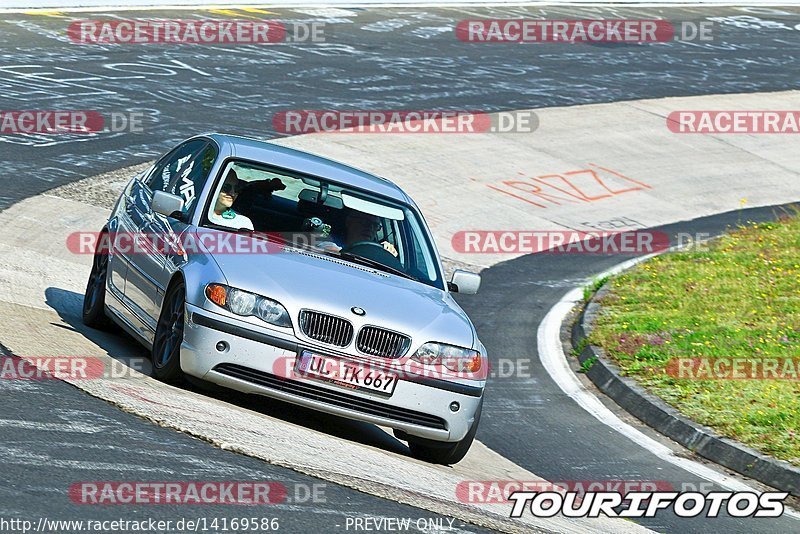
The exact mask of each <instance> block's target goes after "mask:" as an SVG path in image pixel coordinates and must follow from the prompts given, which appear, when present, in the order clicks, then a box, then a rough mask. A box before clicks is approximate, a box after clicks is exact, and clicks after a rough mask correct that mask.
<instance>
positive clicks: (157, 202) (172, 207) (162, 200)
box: [150, 191, 184, 217]
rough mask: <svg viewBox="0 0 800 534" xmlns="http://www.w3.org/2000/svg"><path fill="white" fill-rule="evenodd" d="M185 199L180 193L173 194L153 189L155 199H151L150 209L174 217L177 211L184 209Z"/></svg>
mask: <svg viewBox="0 0 800 534" xmlns="http://www.w3.org/2000/svg"><path fill="white" fill-rule="evenodd" d="M183 204H184V203H183V199H182V198H181V197H179V196H178V195H171V194H169V193H166V192H164V191H153V200H152V201H150V209H152V210H153V211H154V212H156V213H160V214H161V215H165V216H167V217H172V216H173V215H172V214H173V213H175V212H176V211H177V212H178V213H181V212H182V211H183Z"/></svg>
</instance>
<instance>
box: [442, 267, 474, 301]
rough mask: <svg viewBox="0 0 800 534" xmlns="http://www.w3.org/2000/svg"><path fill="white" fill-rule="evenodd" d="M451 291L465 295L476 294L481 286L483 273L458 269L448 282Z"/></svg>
mask: <svg viewBox="0 0 800 534" xmlns="http://www.w3.org/2000/svg"><path fill="white" fill-rule="evenodd" d="M447 287H448V288H449V289H450V291H455V292H458V293H463V294H464V295H474V294H475V293H477V292H478V288H480V287H481V275H479V274H475V273H471V272H469V271H464V270H462V269H456V270H455V271H454V272H453V277H452V278H451V279H450V283H449V284H447Z"/></svg>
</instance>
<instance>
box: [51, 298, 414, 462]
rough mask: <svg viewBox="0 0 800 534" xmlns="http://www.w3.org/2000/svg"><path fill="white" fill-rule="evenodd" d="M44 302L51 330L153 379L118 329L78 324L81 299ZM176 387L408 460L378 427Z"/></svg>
mask: <svg viewBox="0 0 800 534" xmlns="http://www.w3.org/2000/svg"><path fill="white" fill-rule="evenodd" d="M45 298H46V303H47V305H48V306H50V308H52V309H53V310H54V311H55V312H56V313H58V315H59V317H60V318H61V320H62V321H63V323H64V324H56V323H51V324H52V325H53V326H56V327H59V328H66V329H69V330H72V331H74V332H77V333H79V334H81V335H83V336H84V337H85V338H87V339H88V340H89V341H91V342H92V343H94V344H95V345H97V346H98V347H100V348H101V349H102V350H103V351H105V353H106V354H107V355H108V356H110V357H111V358H114V359H115V360H117V361H119V362H121V363H122V364H124V365H126V366H128V367H131V368H133V369H135V370H136V371H139V372H140V373H143V374H145V375H148V376H152V373H151V369H152V367H151V365H150V353H149V351H148V350H147V349H145V348H144V347H143V346H142V345H141V344H140V343H138V342H137V341H136V340H135V339H133V338H132V337H131V336H129V335H128V334H127V333H125V332H124V331H123V330H122V329H121V328H119V327H117V326H116V325H114V326H113V327H111V328H110V329H109V331H107V332H106V331H102V330H96V329H94V328H90V327H88V326H86V325H84V324H83V321H82V320H81V313H82V305H83V295H79V294H77V293H75V292H73V291H68V290H65V289H61V288H57V287H48V288H47V289H46V290H45ZM179 387H182V388H183V389H185V390H188V391H192V392H195V393H199V394H201V395H204V396H207V397H211V398H214V399H217V400H219V401H222V402H226V403H230V404H234V405H236V406H238V407H240V408H245V409H248V410H252V411H254V412H258V413H261V414H263V415H266V416H269V417H273V418H275V419H280V420H282V421H285V422H287V423H291V424H295V425H298V426H303V427H306V428H309V429H311V430H316V431H318V432H324V433H326V434H330V435H332V436H336V437H338V438H341V439H345V440H348V441H353V442H356V443H361V444H362V445H368V446H371V447H376V448H379V449H383V450H386V451H389V452H393V453H395V454H400V455H404V456H410V452H409V449H408V447H407V446H406V445H405V443H403V442H402V441H399V440H398V439H397V438H395V437H394V436H393V435H391V434H390V433H387V432H386V431H384V430H383V429H382V428H381V427H379V426H377V425H373V424H370V423H363V422H361V421H353V420H351V419H346V418H343V417H339V416H335V415H329V414H325V413H321V412H318V411H315V410H311V409H308V408H304V407H302V406H297V405H295V404H291V403H288V402H284V401H280V400H277V399H272V398H270V397H265V396H262V395H253V394H245V393H239V392H238V391H234V390H230V389H226V388H222V387H220V386H216V385H214V384H210V383H207V382H202V381H200V380H191V381H186V383H184V384H182V385H180V386H179Z"/></svg>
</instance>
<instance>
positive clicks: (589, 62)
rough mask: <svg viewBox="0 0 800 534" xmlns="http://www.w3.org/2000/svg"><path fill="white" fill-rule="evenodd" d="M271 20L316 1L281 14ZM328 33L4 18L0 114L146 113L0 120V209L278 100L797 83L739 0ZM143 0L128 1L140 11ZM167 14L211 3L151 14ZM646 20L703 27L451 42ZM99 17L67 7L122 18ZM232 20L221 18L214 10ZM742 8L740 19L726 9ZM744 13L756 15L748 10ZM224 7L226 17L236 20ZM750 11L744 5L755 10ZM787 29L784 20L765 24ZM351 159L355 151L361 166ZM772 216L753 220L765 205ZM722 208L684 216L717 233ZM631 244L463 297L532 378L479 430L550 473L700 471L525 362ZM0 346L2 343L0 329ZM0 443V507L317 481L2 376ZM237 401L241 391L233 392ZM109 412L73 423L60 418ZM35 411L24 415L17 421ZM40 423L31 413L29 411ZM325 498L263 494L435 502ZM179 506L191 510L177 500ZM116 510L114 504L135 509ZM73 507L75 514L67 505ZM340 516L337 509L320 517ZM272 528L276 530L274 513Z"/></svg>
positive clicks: (670, 474) (443, 105)
mask: <svg viewBox="0 0 800 534" xmlns="http://www.w3.org/2000/svg"><path fill="white" fill-rule="evenodd" d="M276 12H277V13H278V14H279V16H281V17H282V18H283V17H285V18H286V19H293V20H300V19H302V20H312V19H313V20H320V18H319V14H318V13H312V14H309V12H301V11H298V10H276ZM328 13H329V14H330V16H329V17H327V18H324V19H322V20H326V21H327V23H328V25H327V26H326V31H327V32H329V35H330V38H329V42H328V43H326V44H316V45H310V44H303V45H301V44H296V45H288V44H286V45H278V46H269V47H259V46H244V47H231V46H214V47H200V46H194V45H191V46H190V45H182V46H171V47H169V46H162V45H140V46H124V45H115V46H88V45H76V44H73V43H71V42H69V40H68V39H67V38H66V37H65V33H64V30H65V27H66V25H67V24H68V23H69V21H70V19H69V18H60V17H58V16H55V17H46V16H28V15H10V14H5V15H0V29H1V30H2V31H0V109H18V110H19V109H89V110H97V111H100V112H101V113H103V114H106V115H107V114H109V113H112V112H142V113H144V116H145V124H144V131H143V132H142V133H130V132H121V133H116V134H114V133H100V134H97V135H84V136H81V135H74V136H63V137H53V136H40V135H10V134H0V154H2V157H1V158H0V159H2V161H3V163H4V170H5V172H4V173H3V175H2V176H0V209H2V208H3V207H7V206H9V205H11V204H13V203H15V202H17V201H19V200H21V199H23V198H27V197H29V196H32V195H35V194H38V193H41V192H43V191H45V190H47V189H50V188H52V187H55V186H57V185H60V184H63V183H68V182H71V181H75V180H78V179H80V178H83V177H85V176H89V175H93V174H98V173H100V172H104V171H108V170H111V169H115V168H118V167H121V166H124V165H130V164H134V163H138V162H142V161H146V160H150V159H153V158H154V157H156V156H157V155H158V154H160V153H162V152H163V151H164V150H165V149H167V148H168V147H170V146H171V145H172V144H174V143H175V142H177V141H178V140H180V139H182V138H184V137H187V136H189V135H191V134H195V133H197V132H199V131H207V130H222V131H228V132H234V133H240V134H244V135H251V136H260V137H262V136H263V137H272V136H274V135H276V132H275V131H274V129H273V126H272V115H273V114H274V113H275V112H278V111H283V110H287V109H328V108H336V109H365V108H366V109H395V108H399V109H471V110H476V109H478V110H487V111H494V110H501V109H518V108H532V107H540V106H555V105H573V104H583V103H595V102H611V101H619V100H633V99H638V98H652V97H660V96H681V95H695V94H715V93H737V92H755V91H759V92H760V91H777V90H783V89H793V88H797V87H798V80H800V53H798V52H800V33H799V32H798V31H797V30H795V29H793V28H794V26H795V25H796V24H797V23H798V22H800V21H798V18H800V17H798V14H799V13H800V10H798V9H793V8H780V9H775V10H767V9H761V10H760V11H759V10H756V9H751V10H743V9H736V8H719V7H716V8H622V7H620V8H580V9H576V8H555V7H547V8H519V7H518V8H514V7H505V8H496V9H488V8H477V7H472V8H451V9H443V8H436V9H433V8H431V9H413V8H403V9H399V8H398V9H391V10H387V9H381V10H379V9H359V10H351V11H350V12H349V13H347V12H345V13H342V12H335V11H334V12H328ZM148 15H154V14H153V13H150V14H148V13H147V12H144V13H139V14H138V16H140V17H142V18H146V17H147V16H148ZM157 15H158V16H159V17H162V18H189V17H191V18H208V17H210V16H213V17H219V16H223V15H217V14H213V13H208V12H204V13H192V12H185V11H181V12H174V13H165V12H158V13H157ZM544 15H546V16H550V17H553V18H593V17H594V18H598V17H603V18H648V17H653V16H664V17H666V18H668V19H669V20H672V21H682V20H692V21H700V20H704V19H705V18H706V17H708V16H714V17H722V20H720V21H718V22H717V26H716V27H715V29H716V30H717V32H718V33H717V34H716V35H717V36H718V37H717V40H716V41H714V42H712V43H663V44H655V45H611V44H607V45H563V44H538V45H524V46H521V45H476V44H466V43H462V42H459V41H458V40H456V39H455V38H454V35H453V34H452V31H451V30H452V26H453V24H454V23H455V22H457V21H459V20H462V19H466V18H508V17H519V16H528V17H541V16H544ZM118 16H120V15H119V14H116V15H112V14H108V13H105V14H104V13H102V12H99V13H97V14H81V15H80V18H99V19H108V18H112V17H118ZM224 16H228V17H231V16H230V15H224ZM734 17H738V18H734ZM742 17H750V18H742ZM233 18H235V17H233ZM754 19H755V20H754ZM776 23H780V24H783V25H784V26H785V28H782V27H778V26H777V25H776ZM356 163H357V162H356ZM769 214H770V212H769V211H763V212H756V213H754V214H753V217H765V216H769ZM732 217H733V216H724V215H723V216H718V217H712V218H710V219H707V220H702V221H694V222H691V223H686V224H682V225H680V226H677V227H676V228H680V229H681V230H685V231H695V230H696V231H719V230H722V229H724V228H725V226H726V224H728V223H730V222H731V220H732ZM623 259H625V258H622V257H619V256H615V257H597V256H588V257H584V258H581V261H574V260H573V259H570V258H569V257H564V256H548V255H537V256H530V257H525V258H521V259H519V260H515V261H513V262H509V263H505V264H502V265H498V266H496V267H493V268H491V269H488V270H487V271H485V272H484V283H483V288H482V291H481V294H480V295H479V296H478V297H472V298H467V297H465V298H461V299H460V301H461V302H462V304H463V305H464V307H465V308H466V309H467V311H468V312H469V313H470V316H471V317H472V318H473V320H474V321H475V322H476V325H477V327H478V329H479V334H480V335H481V338H482V340H483V341H484V343H485V344H486V346H487V348H488V349H489V352H490V354H491V355H493V356H496V357H499V356H501V355H503V356H504V357H512V358H523V359H527V360H529V361H530V362H531V363H532V366H533V375H534V377H535V380H534V381H533V382H531V381H525V382H522V381H520V382H515V381H514V380H512V379H503V381H502V382H501V381H498V382H497V386H496V387H494V388H492V390H491V392H490V394H489V397H488V398H487V405H486V410H487V413H488V414H491V415H490V416H489V417H486V418H485V419H484V421H483V423H482V426H481V428H480V430H479V434H478V438H479V439H480V440H481V441H483V442H484V443H486V444H487V445H489V446H490V447H491V448H493V449H494V450H496V451H498V452H500V453H501V454H503V455H505V456H507V457H508V458H510V459H512V460H513V461H515V462H517V463H519V464H520V465H522V466H523V467H526V468H528V469H530V470H531V471H533V472H535V473H537V474H539V475H542V476H544V477H546V478H548V479H552V480H602V479H614V480H665V481H669V482H670V483H672V484H673V485H675V486H680V485H681V484H683V483H689V484H694V483H698V482H699V481H698V480H697V479H694V478H692V477H687V475H686V474H685V473H683V472H682V471H679V470H677V469H676V468H674V467H672V466H671V465H669V464H665V463H662V462H660V461H659V460H658V459H657V458H654V457H653V455H652V454H649V453H648V452H647V451H644V450H641V449H638V448H637V447H636V446H635V445H633V444H632V443H630V442H629V441H627V440H626V439H625V438H623V437H622V436H619V435H618V434H616V433H614V432H613V431H611V430H610V429H609V428H607V427H604V426H603V425H600V424H599V423H598V422H597V421H596V420H594V419H592V418H591V417H589V416H588V415H587V414H586V413H585V412H583V411H582V410H581V409H580V408H579V407H577V406H576V405H574V404H573V403H572V402H570V401H569V400H568V399H566V398H565V397H564V396H563V394H561V393H560V390H558V389H557V387H556V386H555V384H553V383H552V381H550V379H549V377H548V376H547V375H546V373H544V371H543V369H542V368H541V367H540V366H539V364H538V359H537V357H536V355H535V347H536V343H535V332H536V326H537V324H538V322H539V321H540V320H541V318H542V317H543V316H544V314H545V313H546V312H547V310H548V309H549V308H550V306H552V304H554V303H555V302H556V301H557V300H558V299H559V298H560V297H561V295H562V294H563V293H564V292H565V291H566V290H567V287H568V286H570V285H572V284H573V283H575V282H576V281H577V280H580V279H582V278H584V277H586V276H589V275H591V274H593V273H595V272H598V271H601V270H603V269H604V268H606V267H608V266H610V265H612V264H615V263H617V262H619V261H622V260H623ZM0 342H2V340H0ZM0 387H2V398H3V401H4V403H3V405H4V415H3V416H2V419H3V420H6V421H11V422H9V423H7V424H3V427H2V428H1V429H0V433H1V434H2V436H3V443H4V445H5V447H4V452H3V455H4V457H3V460H2V462H1V463H2V465H3V473H4V474H3V475H2V476H0V494H2V495H3V499H2V504H1V505H0V509H1V510H2V512H0V515H2V516H3V517H30V516H33V517H39V516H48V517H53V518H55V517H61V518H68V519H69V518H76V516H77V517H81V518H87V519H88V518H94V517H98V518H100V517H102V518H106V519H110V518H114V517H117V516H120V515H123V513H122V512H120V510H118V509H115V508H114V507H85V506H84V507H78V506H76V505H73V504H71V503H70V502H69V500H68V499H67V498H66V496H65V495H63V493H62V492H63V491H64V488H65V487H67V486H69V484H71V483H73V482H75V481H80V480H87V479H89V480H114V479H120V480H121V479H136V478H137V477H138V478H141V479H143V480H154V479H163V478H164V477H165V476H166V475H167V474H169V475H170V476H173V474H174V478H176V479H181V478H182V477H185V478H193V479H195V480H197V479H204V478H208V479H212V480H221V479H223V478H225V479H233V478H236V477H240V478H241V477H252V476H258V477H260V478H263V477H270V478H272V479H274V480H279V481H286V482H287V483H294V482H303V483H308V484H311V483H313V482H314V481H313V479H310V478H308V477H303V476H301V475H297V474H295V473H292V472H291V471H288V470H285V469H280V468H275V467H272V466H268V465H266V464H264V463H263V462H259V461H256V460H252V459H249V458H245V457H241V456H237V455H234V454H232V453H228V452H225V451H220V450H218V449H216V448H214V447H212V446H211V445H208V444H205V443H203V442H200V441H197V440H194V439H193V438H190V437H188V436H184V435H181V434H177V433H174V432H171V431H168V430H165V429H161V428H158V427H155V426H153V425H151V424H149V423H147V422H145V421H143V420H141V419H138V418H136V417H135V416H132V415H129V414H124V413H121V412H119V411H118V410H117V409H116V408H114V407H112V406H109V405H107V404H106V403H104V402H102V401H99V400H96V399H92V398H89V397H87V396H86V395H84V394H82V393H79V392H78V391H76V390H75V389H74V388H72V387H71V386H68V385H66V384H60V383H55V382H47V383H21V382H20V383H12V382H8V381H6V383H5V384H0ZM241 402H245V401H241ZM76 421H80V422H82V423H84V424H87V425H90V426H93V425H97V426H98V427H103V431H102V432H93V433H87V432H82V431H80V428H82V427H79V428H78V431H76V430H75V427H74V425H73V427H72V428H70V424H72V423H75V422H76ZM23 422H30V423H31V424H28V425H26V424H23ZM36 423H41V425H40V424H36ZM326 494H327V503H325V504H322V505H318V506H299V507H298V508H293V507H276V508H275V509H274V510H273V509H269V510H266V511H265V514H268V515H270V516H278V517H281V518H282V523H281V524H282V525H286V527H285V530H288V531H294V530H292V529H293V528H296V529H297V530H296V531H298V532H299V531H307V530H311V529H318V530H320V531H329V530H331V528H332V526H333V525H337V524H338V525H343V523H342V521H343V520H342V519H341V518H342V517H343V515H347V514H353V515H360V516H373V515H378V516H393V517H414V518H417V517H431V516H432V514H428V513H425V512H422V511H420V510H416V509H413V508H409V507H404V506H401V505H398V504H396V503H392V502H389V501H385V500H381V499H377V498H374V497H370V496H367V495H364V494H361V493H357V492H355V491H352V490H348V489H344V488H339V487H337V486H335V485H332V484H328V485H327V492H326ZM184 508H185V507H184ZM129 513H131V512H129V511H128V510H126V511H125V512H124V514H126V515H125V516H126V517H127V514H129ZM78 514H79V515H78ZM153 514H158V515H160V516H161V517H169V518H179V517H188V516H189V515H191V514H194V515H198V516H199V515H201V514H202V515H205V516H208V517H210V516H214V515H220V514H222V515H224V516H227V517H236V516H237V515H241V514H239V511H238V510H235V509H234V510H231V509H230V507H225V508H222V507H218V508H203V509H202V510H196V509H193V510H191V512H186V511H185V510H183V509H180V508H177V509H171V508H159V509H158V510H157V511H154V510H153V509H141V507H137V508H135V510H134V512H133V515H136V516H141V517H148V516H149V515H153ZM334 518H335V519H334ZM796 523H797V522H793V523H790V522H789V521H788V520H781V521H759V522H754V521H752V520H749V521H745V520H729V519H717V520H711V519H708V520H701V519H697V520H683V519H678V518H675V517H674V516H669V515H660V516H659V517H658V518H657V519H655V520H644V521H643V524H645V525H646V526H648V527H650V528H654V529H656V530H660V531H664V532H709V531H714V532H719V531H726V532H792V531H796V530H797V525H796ZM282 530H284V528H282Z"/></svg>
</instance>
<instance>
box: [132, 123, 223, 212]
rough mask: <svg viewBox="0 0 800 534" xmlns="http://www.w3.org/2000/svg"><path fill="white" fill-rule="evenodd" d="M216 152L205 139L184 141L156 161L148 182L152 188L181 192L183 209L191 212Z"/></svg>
mask: <svg viewBox="0 0 800 534" xmlns="http://www.w3.org/2000/svg"><path fill="white" fill-rule="evenodd" d="M217 155H218V152H217V148H216V146H215V145H214V144H213V143H209V142H208V141H206V140H203V139H195V140H193V141H189V142H187V143H184V144H182V145H181V146H179V147H178V148H176V149H175V150H173V151H172V152H170V153H169V154H167V155H166V156H165V157H164V159H163V160H162V161H159V162H158V163H157V164H156V166H155V169H153V173H152V174H151V175H150V178H148V180H147V185H148V187H150V189H152V190H153V191H164V192H166V193H170V194H173V195H178V196H180V197H181V198H183V201H184V203H185V205H184V208H183V212H184V213H185V214H187V213H190V212H191V211H192V210H193V208H194V205H195V203H196V200H197V196H198V195H199V194H200V191H202V190H203V186H204V185H205V182H206V180H207V179H208V175H209V172H210V171H211V167H213V166H214V162H215V161H216V159H217Z"/></svg>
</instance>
